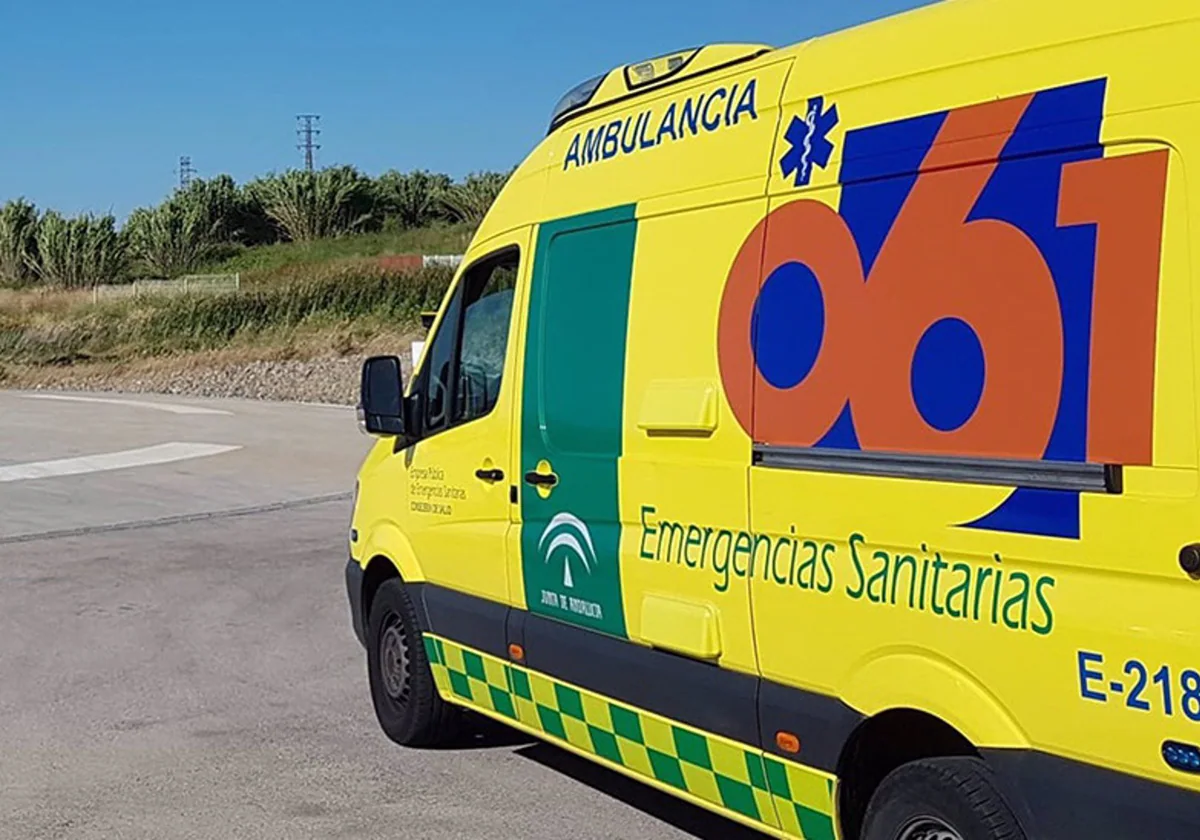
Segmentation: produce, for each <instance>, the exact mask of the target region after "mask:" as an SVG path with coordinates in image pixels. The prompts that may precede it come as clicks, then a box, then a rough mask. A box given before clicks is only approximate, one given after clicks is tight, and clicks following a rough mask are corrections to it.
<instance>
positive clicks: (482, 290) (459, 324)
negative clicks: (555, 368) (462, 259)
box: [418, 249, 519, 435]
mask: <svg viewBox="0 0 1200 840" xmlns="http://www.w3.org/2000/svg"><path fill="white" fill-rule="evenodd" d="M518 262H519V254H518V252H517V251H516V249H512V250H508V251H503V252H501V253H499V254H497V255H495V256H493V257H490V258H487V259H485V260H483V261H482V262H480V263H477V264H476V265H475V266H473V267H472V268H470V269H469V270H468V271H467V273H466V274H465V275H464V276H463V278H462V279H461V280H460V281H459V284H458V287H457V288H456V289H455V292H454V296H453V297H452V298H451V300H450V303H449V304H448V305H447V307H446V314H445V316H444V317H443V318H442V322H441V325H440V326H439V327H438V332H437V335H436V336H434V338H433V343H432V344H431V345H430V346H429V350H428V351H427V352H428V354H429V357H428V364H427V365H426V367H425V372H424V374H423V375H424V382H423V385H422V387H421V388H419V389H418V390H419V392H420V393H422V394H423V397H424V399H423V400H422V402H423V403H424V428H423V433H424V434H425V435H429V434H433V433H435V432H439V431H442V430H444V429H447V428H450V427H451V426H456V425H458V424H460V423H467V422H470V421H471V420H475V419H477V418H479V417H483V416H484V415H486V414H488V413H489V412H490V411H491V410H492V408H494V407H495V405H496V400H497V399H498V398H499V395H500V384H501V380H502V378H503V375H504V358H505V355H506V353H507V350H508V330H509V322H510V320H511V315H512V305H513V292H514V289H515V287H516V280H517V269H518Z"/></svg>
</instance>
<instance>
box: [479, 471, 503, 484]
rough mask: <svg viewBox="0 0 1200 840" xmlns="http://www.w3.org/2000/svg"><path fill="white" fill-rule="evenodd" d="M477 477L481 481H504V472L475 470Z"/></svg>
mask: <svg viewBox="0 0 1200 840" xmlns="http://www.w3.org/2000/svg"><path fill="white" fill-rule="evenodd" d="M475 477H476V478H478V479H479V480H480V481H503V480H504V470H500V469H491V470H483V469H480V470H475Z"/></svg>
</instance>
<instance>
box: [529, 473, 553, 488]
mask: <svg viewBox="0 0 1200 840" xmlns="http://www.w3.org/2000/svg"><path fill="white" fill-rule="evenodd" d="M525 483H526V484H532V485H533V486H534V487H553V486H554V485H556V484H558V476H556V475H555V474H554V473H540V472H537V471H536V470H530V471H529V472H527V473H525Z"/></svg>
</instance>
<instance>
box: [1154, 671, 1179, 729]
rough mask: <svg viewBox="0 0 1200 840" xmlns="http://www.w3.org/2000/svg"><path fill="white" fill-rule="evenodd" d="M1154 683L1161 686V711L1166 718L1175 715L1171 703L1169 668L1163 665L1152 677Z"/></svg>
mask: <svg viewBox="0 0 1200 840" xmlns="http://www.w3.org/2000/svg"><path fill="white" fill-rule="evenodd" d="M1154 682H1155V683H1156V684H1158V685H1161V686H1162V693H1163V710H1164V711H1165V712H1166V714H1167V715H1168V716H1170V715H1173V714H1175V706H1174V703H1172V701H1171V666H1170V665H1164V666H1162V667H1161V668H1159V669H1158V672H1157V673H1156V674H1155V675H1154Z"/></svg>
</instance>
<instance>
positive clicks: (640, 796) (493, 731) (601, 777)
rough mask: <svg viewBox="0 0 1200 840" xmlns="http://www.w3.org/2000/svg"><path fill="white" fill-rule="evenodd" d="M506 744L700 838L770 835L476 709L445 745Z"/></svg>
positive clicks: (749, 839) (756, 839)
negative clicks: (494, 718)
mask: <svg viewBox="0 0 1200 840" xmlns="http://www.w3.org/2000/svg"><path fill="white" fill-rule="evenodd" d="M500 748H509V749H513V754H514V755H518V756H520V757H521V758H524V759H527V760H529V761H533V762H535V763H537V764H540V765H541V766H543V767H545V768H547V769H549V770H552V771H554V772H555V773H561V774H562V775H564V776H567V777H569V778H571V779H573V780H575V781H576V782H579V783H580V784H584V785H587V786H588V787H590V788H592V789H593V790H596V791H599V792H600V793H603V794H605V795H606V796H610V797H612V798H613V799H616V800H618V801H620V802H623V803H624V804H626V805H628V806H629V807H631V808H636V809H637V810H639V811H641V812H642V813H644V814H647V815H649V816H651V817H653V818H655V819H657V820H660V821H661V822H664V823H667V824H668V825H671V826H673V827H674V828H676V829H678V830H680V831H682V832H685V833H686V834H688V835H690V836H692V837H695V838H696V840H762V838H763V836H764V835H762V834H760V833H759V832H757V831H754V830H752V829H750V828H747V827H746V826H744V825H742V824H741V823H736V822H734V821H733V820H729V819H726V818H725V817H722V816H720V815H718V814H714V813H712V812H711V811H706V810H705V809H703V808H701V807H699V806H698V805H693V804H691V803H690V802H685V801H683V800H682V799H677V798H675V797H674V796H671V795H670V794H667V793H663V792H662V791H660V790H657V789H655V788H652V787H650V786H649V785H646V784H643V783H642V782H639V781H635V780H634V779H631V778H629V777H628V776H623V775H621V774H620V773H618V772H616V771H615V770H610V769H608V768H607V767H604V766H602V765H599V764H596V763H594V762H592V761H588V760H587V759H585V758H581V757H579V756H577V755H575V754H574V753H570V752H567V751H566V750H564V749H561V748H559V747H556V746H554V745H553V744H550V743H547V742H545V741H540V740H538V739H537V738H534V737H533V736H531V735H526V734H525V733H524V732H520V731H518V730H516V729H513V728H512V727H509V726H505V725H504V724H502V723H500V722H499V721H496V720H493V719H492V718H489V717H486V716H484V715H479V714H475V713H474V712H464V715H463V726H462V731H461V732H460V733H459V736H458V737H457V738H456V739H455V740H454V741H452V742H451V743H449V744H446V745H444V746H442V747H440V749H445V750H485V749H500ZM514 748H515V749H514Z"/></svg>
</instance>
